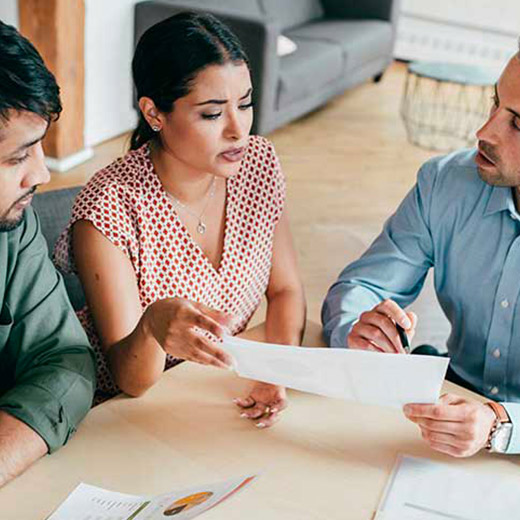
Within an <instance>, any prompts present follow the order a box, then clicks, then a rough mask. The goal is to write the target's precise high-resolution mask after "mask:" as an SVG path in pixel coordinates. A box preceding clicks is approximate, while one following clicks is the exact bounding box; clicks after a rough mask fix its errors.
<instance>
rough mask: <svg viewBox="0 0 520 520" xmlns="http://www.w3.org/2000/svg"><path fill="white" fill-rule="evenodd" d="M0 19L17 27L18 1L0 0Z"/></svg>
mask: <svg viewBox="0 0 520 520" xmlns="http://www.w3.org/2000/svg"><path fill="white" fill-rule="evenodd" d="M0 20H2V22H4V23H8V24H9V25H14V26H15V27H18V1H17V0H0Z"/></svg>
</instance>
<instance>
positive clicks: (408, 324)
mask: <svg viewBox="0 0 520 520" xmlns="http://www.w3.org/2000/svg"><path fill="white" fill-rule="evenodd" d="M401 325H402V326H403V327H404V328H405V329H409V328H411V326H412V322H411V321H410V318H403V319H402V320H401Z"/></svg>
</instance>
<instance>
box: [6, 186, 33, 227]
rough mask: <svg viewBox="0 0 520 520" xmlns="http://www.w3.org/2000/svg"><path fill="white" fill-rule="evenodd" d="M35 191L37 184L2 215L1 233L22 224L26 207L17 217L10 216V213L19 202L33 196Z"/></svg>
mask: <svg viewBox="0 0 520 520" xmlns="http://www.w3.org/2000/svg"><path fill="white" fill-rule="evenodd" d="M35 191H36V186H33V187H32V188H31V189H30V190H29V191H28V192H27V193H26V194H25V195H24V196H23V197H20V198H19V199H17V200H15V201H14V203H13V204H11V207H10V208H9V209H8V210H7V211H6V212H5V213H4V215H2V216H1V217H0V233H8V232H9V231H13V230H14V229H16V228H17V227H18V226H20V225H21V224H22V222H23V216H24V213H25V209H24V210H22V211H21V212H20V214H19V215H17V216H16V217H13V218H9V217H8V215H9V213H10V212H11V210H12V209H13V208H14V207H15V206H16V205H17V204H18V203H20V202H22V201H23V200H25V199H27V198H28V197H31V196H32V195H33V193H34V192H35Z"/></svg>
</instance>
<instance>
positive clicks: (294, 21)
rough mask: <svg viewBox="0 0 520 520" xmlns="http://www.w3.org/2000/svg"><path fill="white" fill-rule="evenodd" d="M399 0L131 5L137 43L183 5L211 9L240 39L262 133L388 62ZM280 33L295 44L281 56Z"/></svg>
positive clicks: (177, 0) (186, 0) (190, 0)
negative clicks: (251, 81) (246, 55)
mask: <svg viewBox="0 0 520 520" xmlns="http://www.w3.org/2000/svg"><path fill="white" fill-rule="evenodd" d="M398 3H399V0H321V1H320V0H161V1H146V2H140V3H138V4H136V6H135V41H136V42H137V40H138V39H139V38H140V36H141V35H142V33H143V32H144V31H145V30H146V29H147V28H148V27H150V26H151V25H153V24H155V23H157V22H158V21H160V20H163V19H164V18H167V17H169V16H171V15H173V14H175V13H177V12H180V11H184V10H188V9H189V10H192V11H205V12H211V13H213V14H214V15H215V16H217V17H218V18H220V19H221V20H222V21H223V22H225V23H226V24H228V25H229V26H230V27H231V28H232V30H233V31H234V32H235V33H236V34H237V36H238V37H239V38H240V40H241V41H242V44H243V45H244V47H245V49H246V51H247V53H248V55H249V58H250V61H251V66H252V76H253V85H254V89H255V95H254V96H255V105H256V108H255V122H254V126H253V133H259V134H266V133H268V132H270V131H272V130H274V129H275V128H278V127H279V126H281V125H284V124H285V123H287V122H289V121H291V120H293V119H295V118H297V117H300V116H301V115H303V114H305V113H307V112H310V111H311V110H314V109H315V108H317V107H319V106H320V105H322V104H323V103H325V102H326V101H327V100H329V99H331V98H332V97H334V96H336V95H338V94H341V93H342V92H343V91H344V90H345V89H347V88H350V87H353V86H355V85H358V84H360V83H362V82H364V81H366V80H368V79H371V78H372V79H375V80H376V81H378V80H379V79H380V78H381V76H382V74H383V72H384V71H385V69H386V67H387V66H388V65H389V64H390V62H391V61H392V50H393V45H394V39H395V29H396V18H397V12H398V7H399V6H398ZM280 34H283V35H285V36H287V37H289V38H290V39H291V40H293V41H294V42H295V43H296V44H297V46H298V47H297V50H296V52H294V53H293V54H290V55H288V56H283V57H278V56H277V52H276V48H277V39H278V36H279V35H280Z"/></svg>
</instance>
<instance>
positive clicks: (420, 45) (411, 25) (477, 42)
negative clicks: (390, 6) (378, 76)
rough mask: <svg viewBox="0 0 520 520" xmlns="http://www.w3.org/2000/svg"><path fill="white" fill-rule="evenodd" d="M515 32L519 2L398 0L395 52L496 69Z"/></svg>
mask: <svg viewBox="0 0 520 520" xmlns="http://www.w3.org/2000/svg"><path fill="white" fill-rule="evenodd" d="M519 36H520V1H519V0H435V1H433V2H432V1H431V0H402V2H401V15H400V18H399V24H398V30H397V41H396V46H395V56H396V57H398V58H402V59H412V60H432V61H449V62H463V63H473V64H478V65H481V66H485V67H493V68H495V69H501V68H502V67H503V65H504V64H505V63H506V62H507V61H508V59H509V58H510V57H511V55H512V54H514V53H515V52H516V50H517V49H518V46H517V40H518V37H519Z"/></svg>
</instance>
